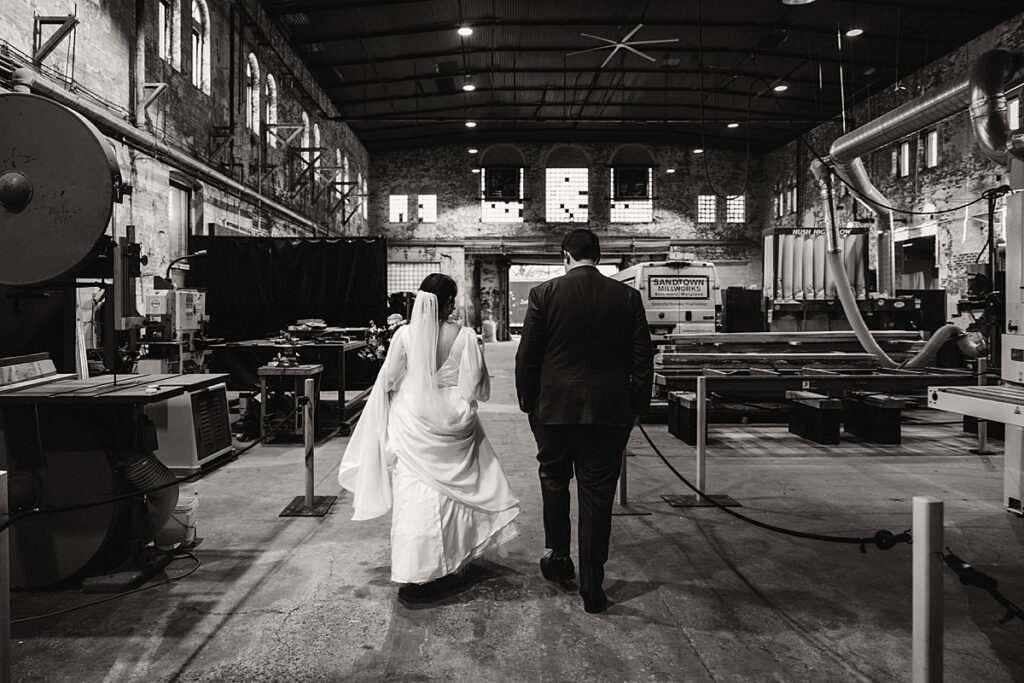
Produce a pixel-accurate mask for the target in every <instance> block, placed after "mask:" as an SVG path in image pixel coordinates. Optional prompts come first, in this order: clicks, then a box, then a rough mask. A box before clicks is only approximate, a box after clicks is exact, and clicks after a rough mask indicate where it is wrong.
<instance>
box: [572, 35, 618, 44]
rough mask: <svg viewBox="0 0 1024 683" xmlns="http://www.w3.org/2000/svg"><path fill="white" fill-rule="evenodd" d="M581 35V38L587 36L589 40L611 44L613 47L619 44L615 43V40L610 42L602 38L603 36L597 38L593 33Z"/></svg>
mask: <svg viewBox="0 0 1024 683" xmlns="http://www.w3.org/2000/svg"><path fill="white" fill-rule="evenodd" d="M580 35H581V36H586V37H587V38H593V39H594V40H603V41H604V42H606V43H609V44H611V45H615V44H616V43H617V42H618V41H615V40H610V39H608V38H602V37H601V36H595V35H594V34H592V33H581V34H580Z"/></svg>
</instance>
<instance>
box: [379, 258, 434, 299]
mask: <svg viewBox="0 0 1024 683" xmlns="http://www.w3.org/2000/svg"><path fill="white" fill-rule="evenodd" d="M440 269H441V264H440V263H437V262H431V261H402V262H395V263H388V296H390V295H392V294H394V293H395V292H415V291H417V290H418V289H419V288H420V283H421V282H423V278H425V277H426V276H428V275H430V274H431V273H436V272H438V271H439V270H440Z"/></svg>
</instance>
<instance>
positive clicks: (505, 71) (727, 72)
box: [325, 59, 884, 92]
mask: <svg viewBox="0 0 1024 683" xmlns="http://www.w3.org/2000/svg"><path fill="white" fill-rule="evenodd" d="M805 61H806V59H805ZM883 68H884V67H883ZM572 72H573V73H574V74H575V73H578V74H583V75H593V74H597V73H601V74H609V75H613V74H616V75H617V74H626V75H632V74H645V75H651V74H657V75H659V76H673V75H675V76H679V75H683V76H699V75H700V69H678V68H664V67H640V66H637V67H630V68H610V69H573V70H572ZM531 74H557V75H559V76H560V75H563V74H565V70H564V69H561V68H556V67H522V68H515V69H512V68H493V69H492V68H486V67H485V68H483V69H478V70H474V73H473V75H474V76H489V75H499V76H524V75H531ZM459 75H461V74H459ZM704 75H705V76H739V77H740V78H750V79H753V80H764V81H766V82H767V83H772V82H774V81H775V80H777V78H778V76H777V75H770V76H769V75H766V74H761V73H758V72H756V71H745V70H742V69H731V68H724V67H723V68H721V69H718V68H716V69H710V68H709V69H707V70H705V71H704ZM435 78H438V75H437V74H436V73H433V72H424V73H415V74H408V75H401V76H392V77H384V79H383V80H382V81H380V82H378V81H377V79H375V78H368V79H363V80H352V81H350V80H346V81H345V82H344V83H343V84H339V85H335V86H326V87H325V90H327V91H328V92H332V91H334V90H337V89H341V88H357V87H362V86H367V85H379V84H380V83H384V84H387V85H390V84H392V83H408V82H413V81H432V80H434V79H435ZM784 80H785V81H786V82H787V83H802V84H805V85H813V86H817V85H818V79H817V78H800V77H798V76H787V77H786V78H785V79H784ZM822 84H823V85H826V86H833V85H839V81H838V80H824V81H823V82H822ZM518 89H520V90H525V89H529V86H526V85H524V86H523V87H522V88H518Z"/></svg>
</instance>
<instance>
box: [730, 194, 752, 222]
mask: <svg viewBox="0 0 1024 683" xmlns="http://www.w3.org/2000/svg"><path fill="white" fill-rule="evenodd" d="M746 220H747V202H746V197H744V196H743V195H739V196H736V197H729V198H728V199H727V200H726V203H725V221H726V222H727V223H744V222H746Z"/></svg>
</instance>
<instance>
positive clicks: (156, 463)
mask: <svg viewBox="0 0 1024 683" xmlns="http://www.w3.org/2000/svg"><path fill="white" fill-rule="evenodd" d="M118 469H119V470H120V472H121V475H122V476H123V477H124V478H125V480H126V481H127V482H128V483H129V484H131V485H132V486H133V487H135V490H136V491H149V490H150V489H155V488H157V487H160V486H165V487H166V488H162V489H160V490H159V491H153V492H151V493H148V494H146V504H147V505H146V538H145V540H146V541H149V540H151V539H152V538H153V536H155V535H156V533H157V532H158V531H160V530H161V529H162V528H164V525H165V524H167V522H168V520H170V518H171V515H172V514H173V513H174V508H175V506H177V504H178V487H177V486H172V484H174V483H175V482H176V481H177V479H176V478H175V476H174V473H173V472H171V471H170V470H169V469H168V468H167V466H166V465H164V464H163V463H162V462H160V460H158V459H157V457H156V456H155V455H153V454H152V453H150V454H149V455H146V456H139V457H136V458H131V459H129V460H126V461H124V462H122V463H120V464H119V465H118Z"/></svg>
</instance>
